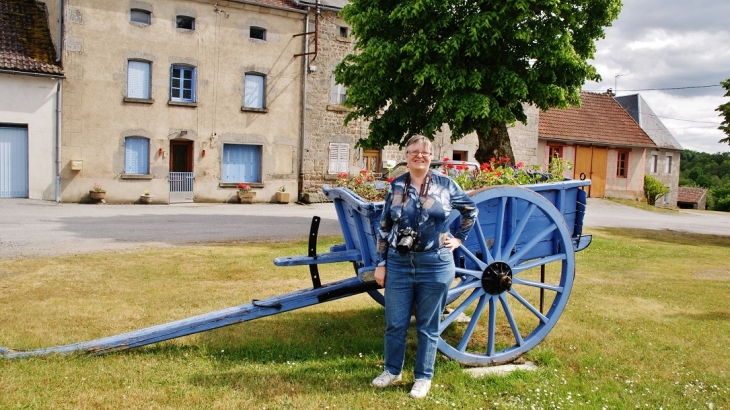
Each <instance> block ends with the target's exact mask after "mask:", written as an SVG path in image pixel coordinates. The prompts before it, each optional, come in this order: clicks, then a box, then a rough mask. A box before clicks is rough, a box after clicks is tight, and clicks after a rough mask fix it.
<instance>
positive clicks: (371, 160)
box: [362, 149, 380, 174]
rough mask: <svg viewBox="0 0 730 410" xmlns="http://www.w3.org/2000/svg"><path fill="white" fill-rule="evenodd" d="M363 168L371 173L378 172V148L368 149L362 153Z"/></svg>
mask: <svg viewBox="0 0 730 410" xmlns="http://www.w3.org/2000/svg"><path fill="white" fill-rule="evenodd" d="M362 157H363V160H364V161H365V169H367V170H368V171H370V172H372V173H376V174H379V173H380V150H377V149H370V150H366V151H364V152H363V153H362Z"/></svg>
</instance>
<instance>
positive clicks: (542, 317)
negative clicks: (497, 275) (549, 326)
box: [509, 288, 549, 323]
mask: <svg viewBox="0 0 730 410" xmlns="http://www.w3.org/2000/svg"><path fill="white" fill-rule="evenodd" d="M509 294H510V295H512V296H514V297H515V299H517V300H518V301H520V303H522V305H523V306H524V307H526V308H527V309H528V310H529V311H530V312H532V314H533V315H535V316H537V317H538V318H539V319H540V322H541V323H547V322H548V320H549V319H548V318H547V317H546V316H545V315H543V314H542V313H540V311H539V310H537V309H536V308H535V307H534V306H532V304H530V302H528V301H527V300H526V299H525V298H523V297H522V295H520V294H519V293H518V292H517V291H516V290H515V288H512V289H510V290H509Z"/></svg>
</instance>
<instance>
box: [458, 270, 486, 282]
mask: <svg viewBox="0 0 730 410" xmlns="http://www.w3.org/2000/svg"><path fill="white" fill-rule="evenodd" d="M456 273H457V276H458V275H459V274H460V275H462V276H467V275H468V276H471V277H474V278H477V279H481V278H482V273H483V272H480V271H478V270H473V269H466V268H456Z"/></svg>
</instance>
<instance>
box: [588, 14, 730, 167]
mask: <svg viewBox="0 0 730 410" xmlns="http://www.w3.org/2000/svg"><path fill="white" fill-rule="evenodd" d="M728 15H730V2H728V1H715V0H695V1H692V2H688V1H683V0H624V7H623V9H622V11H621V14H620V15H619V18H618V19H617V20H616V21H615V22H614V23H613V26H612V27H608V28H607V29H606V38H605V39H601V40H599V41H598V42H597V43H596V55H595V59H594V60H593V61H591V63H592V64H593V65H594V66H595V67H596V69H597V70H598V72H599V74H600V75H601V76H602V78H603V81H601V82H599V83H595V82H589V83H586V84H585V86H584V87H583V89H584V90H585V91H596V92H603V91H606V89H608V88H611V89H614V90H617V92H618V95H626V94H636V93H639V94H641V95H642V97H643V98H644V99H645V100H646V102H647V103H648V104H649V106H650V107H651V108H652V110H653V111H654V112H655V113H656V114H657V115H658V116H659V117H660V118H661V120H662V122H663V123H664V125H665V126H666V127H667V128H668V129H669V130H670V131H671V132H672V134H673V135H674V137H675V138H676V139H677V141H679V143H680V144H681V145H682V146H683V147H684V148H686V149H691V150H695V151H704V152H713V153H714V152H720V151H730V146H728V145H727V144H719V143H718V142H717V141H718V140H720V139H722V138H725V137H726V135H725V134H724V133H723V132H722V131H720V130H718V129H717V127H718V126H719V125H720V122H721V121H722V118H721V117H720V115H719V113H718V112H717V111H715V109H716V108H717V107H718V106H719V105H720V104H722V103H724V102H727V101H728V98H727V97H723V95H724V94H725V90H724V89H723V88H722V87H720V86H719V83H720V81H722V80H725V79H727V78H730V47H727V44H730V26H728V25H727V22H726V18H727V16H728ZM707 85H712V87H700V86H707ZM655 89H661V90H656V91H655Z"/></svg>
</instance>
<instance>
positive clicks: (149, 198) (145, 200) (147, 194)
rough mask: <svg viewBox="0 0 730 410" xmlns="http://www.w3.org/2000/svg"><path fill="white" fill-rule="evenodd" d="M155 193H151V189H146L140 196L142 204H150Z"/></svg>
mask: <svg viewBox="0 0 730 410" xmlns="http://www.w3.org/2000/svg"><path fill="white" fill-rule="evenodd" d="M154 197H155V196H154V195H150V191H149V189H146V190H145V191H144V192H143V193H142V195H140V196H139V202H140V203H142V204H150V203H152V198H154Z"/></svg>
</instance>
